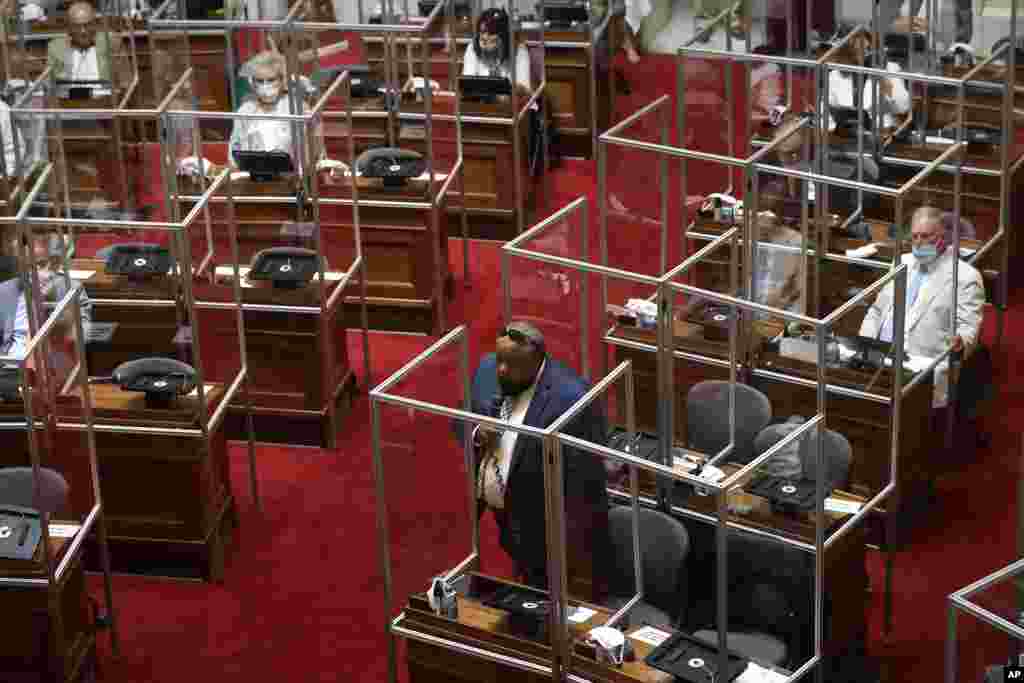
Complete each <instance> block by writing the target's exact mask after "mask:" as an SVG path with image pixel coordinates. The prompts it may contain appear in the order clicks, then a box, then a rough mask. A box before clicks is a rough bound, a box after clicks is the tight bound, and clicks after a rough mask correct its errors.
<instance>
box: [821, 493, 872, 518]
mask: <svg viewBox="0 0 1024 683" xmlns="http://www.w3.org/2000/svg"><path fill="white" fill-rule="evenodd" d="M862 507H864V504H863V503H858V502H857V501H855V500H842V499H840V498H832V497H829V498H826V499H825V512H838V513H841V514H846V515H855V514H857V513H858V512H860V509H861V508H862Z"/></svg>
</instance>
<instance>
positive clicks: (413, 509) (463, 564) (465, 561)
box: [371, 326, 551, 680]
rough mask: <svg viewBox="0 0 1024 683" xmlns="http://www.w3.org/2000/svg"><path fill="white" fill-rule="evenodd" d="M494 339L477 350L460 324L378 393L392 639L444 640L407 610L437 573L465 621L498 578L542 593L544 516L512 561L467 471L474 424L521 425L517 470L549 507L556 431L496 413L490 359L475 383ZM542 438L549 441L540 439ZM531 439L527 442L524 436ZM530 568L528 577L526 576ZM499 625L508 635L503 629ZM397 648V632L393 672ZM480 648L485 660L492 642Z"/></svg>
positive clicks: (533, 501)
mask: <svg viewBox="0 0 1024 683" xmlns="http://www.w3.org/2000/svg"><path fill="white" fill-rule="evenodd" d="M489 346H490V345H489V344H488V345H487V346H485V347H484V348H483V349H481V350H480V351H481V352H482V353H477V352H476V350H474V349H471V348H470V344H469V338H468V336H467V329H466V328H465V327H464V326H459V327H457V328H455V329H454V330H452V331H451V332H449V333H448V334H446V335H445V336H444V337H442V338H441V339H440V340H438V341H437V342H436V343H435V344H433V345H432V346H431V347H429V348H428V349H427V350H425V351H424V352H423V353H421V354H420V355H419V356H417V357H416V358H414V359H413V360H412V361H410V362H409V363H408V364H407V365H406V366H405V367H403V368H402V369H400V370H398V371H397V372H395V373H394V374H393V375H391V377H389V378H388V379H386V380H385V381H384V382H383V383H382V384H380V385H378V386H377V388H375V389H374V390H373V391H372V392H371V401H372V403H371V411H372V416H371V419H372V423H371V424H372V429H373V448H374V474H375V479H376V486H377V514H378V517H377V520H378V524H377V526H378V533H379V550H380V553H381V564H382V567H383V571H384V573H385V602H386V610H387V612H386V614H387V618H388V620H389V621H390V623H391V625H390V627H389V632H390V633H391V634H392V635H393V636H396V635H397V636H401V637H404V638H408V639H412V640H422V641H425V642H433V643H436V642H437V638H436V636H435V637H431V635H430V634H428V633H423V632H421V631H418V630H417V629H416V628H415V627H413V628H409V627H407V626H406V620H407V617H410V616H411V617H413V619H415V618H416V617H415V615H414V614H410V612H409V610H423V611H429V610H430V608H428V607H426V605H425V604H424V601H425V599H426V598H425V596H424V594H425V593H426V592H428V589H429V588H430V587H431V582H432V579H434V578H435V577H439V576H440V577H443V578H445V579H446V580H448V581H449V582H451V584H452V586H451V587H452V588H454V589H455V590H456V591H457V592H458V593H459V597H458V600H457V602H458V615H457V616H456V617H455V618H456V619H458V620H459V621H460V622H464V623H467V624H474V623H475V622H474V621H473V619H474V617H473V615H474V613H478V612H479V610H478V609H476V605H479V604H481V603H484V604H486V602H487V601H488V600H490V599H492V598H495V599H496V598H497V597H498V596H497V591H498V589H499V588H500V587H501V585H503V584H508V583H509V582H512V583H523V582H525V583H526V585H532V586H533V587H535V588H537V589H540V590H544V588H545V586H544V584H547V583H548V581H547V576H548V571H547V570H548V568H547V567H545V566H544V564H545V560H544V557H545V552H544V547H545V545H544V542H543V541H542V540H540V539H541V538H542V537H543V536H544V533H545V532H544V524H543V522H541V523H540V525H539V526H537V527H533V525H532V524H531V523H526V524H527V529H524V531H526V532H527V533H524V536H525V537H528V538H529V539H530V541H531V543H530V545H531V546H532V547H531V548H528V549H526V548H524V550H523V552H522V553H518V552H517V555H518V556H517V558H516V560H515V561H514V560H513V559H512V558H511V557H510V556H509V554H508V552H507V551H506V550H505V549H503V548H502V547H501V545H500V543H501V537H500V533H499V529H498V527H497V525H496V523H495V521H494V519H493V514H492V513H491V512H489V511H486V510H483V509H482V508H481V507H480V505H479V503H478V499H477V498H478V491H477V482H476V476H475V475H473V474H470V472H471V471H472V470H473V469H474V466H473V455H472V445H471V440H472V438H473V430H474V428H476V427H477V425H483V426H489V427H492V428H503V429H504V430H505V436H503V437H502V438H510V432H515V438H516V441H517V445H516V449H517V451H518V452H519V453H520V456H519V457H523V458H525V460H523V461H521V462H519V463H517V467H519V468H528V469H527V470H525V471H523V470H520V471H521V473H520V474H519V475H518V476H517V482H516V483H517V485H520V486H524V485H525V486H531V487H533V486H536V487H537V492H536V494H535V495H531V496H530V498H529V501H530V502H529V505H530V506H534V505H546V503H545V498H546V494H545V491H546V483H545V482H546V478H547V476H548V475H547V472H546V466H545V464H544V463H545V462H546V460H547V458H545V457H544V456H543V455H542V453H545V452H546V451H545V449H546V448H549V447H550V441H551V439H550V435H547V434H546V432H545V431H543V430H539V429H537V428H534V427H529V426H525V425H521V424H513V423H510V422H507V421H504V420H501V419H500V417H495V416H494V412H495V410H494V396H495V387H494V386H493V384H494V375H493V374H492V373H493V372H494V371H493V366H491V368H492V369H491V370H490V371H488V370H486V368H485V370H484V372H483V374H482V375H481V378H480V384H479V385H478V386H476V387H473V386H472V385H471V382H473V377H474V375H475V373H476V370H477V367H478V365H480V364H487V363H493V359H492V358H488V356H487V354H488V353H489V352H490V350H491V349H490V348H489ZM439 378H444V379H445V380H446V381H438V379H439ZM474 390H475V392H476V394H474ZM544 436H547V439H546V441H547V442H548V443H547V444H544V443H542V442H541V438H542V437H544ZM526 439H530V440H531V441H530V443H519V440H526ZM481 512H482V514H481ZM478 520H479V521H478ZM535 543H536V544H535ZM513 552H516V551H515V550H514V549H513ZM548 557H550V555H548ZM521 561H522V563H521ZM538 565H539V566H538ZM524 570H529V571H530V573H531V576H529V577H524V576H523V571H524ZM460 577H462V578H460ZM538 597H539V598H540V600H541V601H543V600H545V599H546V598H545V596H544V595H543V594H539V595H538ZM448 618H451V615H449V617H448ZM477 618H478V617H477ZM497 632H498V633H503V631H502V630H501V628H500V627H499V628H498V631H497ZM395 645H396V641H395V639H394V638H392V639H391V640H390V647H391V648H392V649H391V652H390V656H391V659H390V663H391V666H392V675H393V676H394V675H395V667H396V666H397V662H396V656H397V655H396V652H395V650H394V648H395ZM454 647H456V649H458V647H459V646H458V644H455V645H454ZM474 654H476V655H477V656H481V657H484V658H485V659H486V658H488V654H487V651H486V649H482V650H480V649H478V650H475V651H474ZM493 658H494V659H497V660H499V661H506V662H507V661H508V660H510V659H511V660H516V657H511V658H509V657H505V658H504V659H502V657H501V656H500V655H493ZM513 665H515V664H513ZM392 680H394V679H392Z"/></svg>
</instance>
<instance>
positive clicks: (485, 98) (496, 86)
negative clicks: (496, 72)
mask: <svg viewBox="0 0 1024 683" xmlns="http://www.w3.org/2000/svg"><path fill="white" fill-rule="evenodd" d="M459 92H461V93H462V99H464V100H469V101H473V102H493V101H494V99H495V98H496V97H497V96H498V95H511V94H512V81H510V80H508V79H507V78H505V77H504V76H460V77H459Z"/></svg>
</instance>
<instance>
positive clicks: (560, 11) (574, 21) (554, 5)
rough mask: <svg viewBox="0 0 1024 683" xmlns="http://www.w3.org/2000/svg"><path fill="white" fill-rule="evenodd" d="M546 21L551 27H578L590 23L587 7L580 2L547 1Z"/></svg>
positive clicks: (574, 0)
mask: <svg viewBox="0 0 1024 683" xmlns="http://www.w3.org/2000/svg"><path fill="white" fill-rule="evenodd" d="M544 21H545V22H547V24H548V25H549V26H556V27H557V26H563V27H568V26H576V25H579V24H585V23H586V22H588V21H590V13H589V12H588V11H587V6H586V5H585V4H584V3H582V2H579V0H547V1H546V2H545V3H544Z"/></svg>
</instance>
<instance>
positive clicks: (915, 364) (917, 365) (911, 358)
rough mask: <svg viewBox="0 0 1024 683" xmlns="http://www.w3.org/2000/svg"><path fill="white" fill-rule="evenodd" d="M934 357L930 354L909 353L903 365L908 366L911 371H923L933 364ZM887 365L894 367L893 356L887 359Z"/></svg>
mask: <svg viewBox="0 0 1024 683" xmlns="http://www.w3.org/2000/svg"><path fill="white" fill-rule="evenodd" d="M933 360H935V359H934V358H929V357H928V356H915V355H913V354H907V360H905V361H903V367H905V368H907V369H908V370H910V371H911V372H921V371H922V370H924V369H925V368H927V367H928V366H929V365H931V364H932V361H933ZM885 366H886V367H888V368H891V367H892V358H888V357H887V358H886V359H885Z"/></svg>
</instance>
